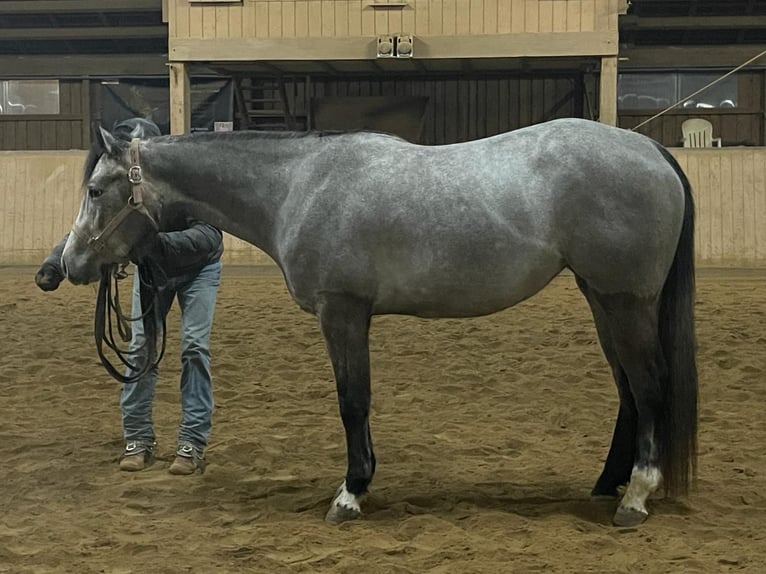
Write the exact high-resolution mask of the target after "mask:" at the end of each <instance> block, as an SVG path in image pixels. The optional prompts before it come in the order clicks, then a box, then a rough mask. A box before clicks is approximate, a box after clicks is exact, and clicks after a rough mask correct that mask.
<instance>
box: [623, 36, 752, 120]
mask: <svg viewBox="0 0 766 574" xmlns="http://www.w3.org/2000/svg"><path fill="white" fill-rule="evenodd" d="M764 55H766V50H764V51H763V52H761V53H760V54H758V55H757V56H754V57H752V58H750V59H749V60H748V61H747V62H745V63H744V64H740V65H739V66H737V67H736V68H734V69H733V70H732V71H730V72H727V73H726V74H724V75H723V76H721V77H720V78H717V79H715V80H713V81H712V82H710V83H709V84H708V85H707V86H705V87H704V88H700V89H699V90H697V91H696V92H694V93H693V94H689V95H688V96H686V97H685V98H683V99H682V100H678V101H677V102H676V103H675V104H673V105H672V106H670V107H668V108H665V109H664V110H662V111H661V112H659V113H658V114H655V115H653V116H652V117H651V118H649V119H648V120H644V121H643V122H641V123H640V124H638V125H637V126H634V127H632V128H630V131H632V132H634V131H636V130H637V129H638V128H640V127H642V126H645V125H646V124H648V123H649V122H651V121H653V120H656V119H657V118H659V117H660V116H664V115H665V114H666V113H668V112H669V111H670V110H672V109H674V108H677V107H678V106H680V105H681V104H683V103H684V102H686V101H688V100H691V99H692V98H693V97H694V96H696V95H697V94H701V93H702V92H704V91H705V90H707V89H708V88H710V87H712V86H715V85H716V84H717V83H718V82H721V81H723V80H725V79H726V78H728V77H729V76H731V75H732V74H736V73H737V72H739V71H740V70H741V69H742V68H744V67H746V66H749V65H750V64H752V63H753V62H755V61H756V60H757V59H759V58H761V57H762V56H764Z"/></svg>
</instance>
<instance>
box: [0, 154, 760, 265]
mask: <svg viewBox="0 0 766 574" xmlns="http://www.w3.org/2000/svg"><path fill="white" fill-rule="evenodd" d="M672 152H673V154H674V155H675V156H676V157H677V158H678V160H679V162H680V164H681V165H682V167H683V168H684V169H685V170H686V173H687V174H688V176H689V179H690V180H691V182H692V185H693V186H694V192H695V198H696V205H697V234H696V241H697V258H698V261H699V263H700V264H701V265H708V266H747V267H755V266H759V267H766V148H730V149H710V150H688V149H673V150H672ZM84 159H85V153H84V152H0V173H3V174H4V177H2V178H0V206H2V209H0V265H14V264H38V263H39V262H40V261H42V259H43V258H44V257H45V255H46V254H47V253H48V251H49V249H50V248H51V247H52V246H53V245H54V244H55V243H56V242H57V241H58V240H59V239H60V238H61V237H62V236H63V235H64V233H66V232H67V231H68V230H69V228H70V227H71V224H72V222H73V221H74V217H75V214H76V212H77V210H78V208H79V202H80V180H81V170H82V165H83V162H84ZM225 245H226V254H225V257H224V262H225V263H228V264H243V265H252V264H263V263H269V262H270V259H269V258H268V257H267V256H266V255H265V254H263V253H262V252H261V251H259V250H258V249H256V248H255V247H252V246H250V245H248V244H246V243H244V242H242V241H240V240H239V239H235V238H233V237H230V236H227V237H226V239H225Z"/></svg>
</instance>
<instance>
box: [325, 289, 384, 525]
mask: <svg viewBox="0 0 766 574" xmlns="http://www.w3.org/2000/svg"><path fill="white" fill-rule="evenodd" d="M318 316H319V322H320V326H321V329H322V334H323V335H324V338H325V342H326V343H327V352H328V354H329V355H330V360H331V361H332V366H333V371H334V372H335V382H336V386H337V391H338V404H339V406H340V415H341V418H342V419H343V426H344V428H345V431H346V446H347V449H348V470H347V472H346V480H345V482H344V483H343V484H341V486H340V487H339V488H338V490H337V492H336V493H335V498H334V499H333V501H332V504H331V505H330V510H329V511H328V512H327V516H326V517H325V519H326V520H327V521H328V522H330V523H333V524H337V523H340V522H344V521H346V520H353V519H354V518H359V517H360V516H361V514H362V511H361V508H360V505H359V500H360V497H361V496H362V495H363V494H365V493H366V492H367V487H368V485H369V484H370V481H372V475H373V474H374V472H375V454H374V453H373V450H372V439H371V435H370V426H369V412H370V354H369V330H370V306H369V304H367V303H366V302H364V301H361V300H358V299H354V298H351V297H347V296H342V295H327V296H325V298H324V300H323V301H322V303H321V304H320V305H319V312H318Z"/></svg>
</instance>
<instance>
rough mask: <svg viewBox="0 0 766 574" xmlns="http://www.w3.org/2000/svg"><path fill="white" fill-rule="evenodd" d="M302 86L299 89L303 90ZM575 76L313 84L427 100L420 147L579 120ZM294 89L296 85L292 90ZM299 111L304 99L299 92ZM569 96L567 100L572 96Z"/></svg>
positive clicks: (321, 91) (314, 89) (323, 91)
mask: <svg viewBox="0 0 766 574" xmlns="http://www.w3.org/2000/svg"><path fill="white" fill-rule="evenodd" d="M302 85H303V84H302V83H298V84H297V86H301V87H302ZM576 87H577V79H576V78H574V77H564V76H559V77H548V78H544V77H522V76H508V77H475V78H465V79H456V78H442V79H422V80H412V79H407V78H402V79H398V80H397V79H386V80H383V79H367V80H336V79H325V80H315V81H313V82H312V84H311V96H313V97H320V98H321V97H327V96H361V97H364V96H427V97H428V98H429V103H428V106H427V109H426V117H425V125H424V127H423V137H422V139H421V143H425V144H445V143H455V142H461V141H468V140H472V139H477V138H482V137H486V136H490V135H494V134H497V133H501V132H506V131H510V130H514V129H517V128H520V127H525V126H529V125H532V124H535V123H539V122H542V121H545V120H549V119H554V118H558V117H579V116H581V115H582V103H581V101H580V100H579V98H578V96H576V95H574V94H572V92H573V90H575V88H576ZM288 88H292V86H288ZM296 94H297V97H296V98H295V101H297V102H298V104H299V105H298V106H297V109H296V111H297V112H298V113H304V112H305V109H303V102H304V101H305V99H304V98H303V97H302V94H300V93H298V92H297V90H296ZM570 95H571V97H568V96H570Z"/></svg>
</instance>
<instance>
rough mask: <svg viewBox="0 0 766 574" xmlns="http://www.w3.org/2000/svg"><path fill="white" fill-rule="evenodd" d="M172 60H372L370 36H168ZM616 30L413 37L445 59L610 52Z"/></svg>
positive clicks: (424, 53) (419, 52)
mask: <svg viewBox="0 0 766 574" xmlns="http://www.w3.org/2000/svg"><path fill="white" fill-rule="evenodd" d="M169 48H170V49H169V57H170V59H171V60H173V61H187V62H189V61H197V62H206V61H207V62H209V61H218V62H238V61H258V60H270V61H279V60H315V61H316V60H374V59H375V58H376V43H375V38H373V37H362V38H348V37H347V38H279V39H277V38H210V39H208V38H171V39H170V40H169ZM617 51H618V44H617V31H608V32H578V33H567V32H560V33H540V34H535V33H521V34H494V35H489V34H488V35H484V36H425V37H416V38H415V46H414V49H413V52H414V53H415V57H416V58H417V59H420V60H430V59H444V58H460V59H462V58H517V57H524V56H529V57H557V56H564V57H566V56H612V55H616V54H617Z"/></svg>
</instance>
